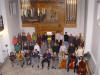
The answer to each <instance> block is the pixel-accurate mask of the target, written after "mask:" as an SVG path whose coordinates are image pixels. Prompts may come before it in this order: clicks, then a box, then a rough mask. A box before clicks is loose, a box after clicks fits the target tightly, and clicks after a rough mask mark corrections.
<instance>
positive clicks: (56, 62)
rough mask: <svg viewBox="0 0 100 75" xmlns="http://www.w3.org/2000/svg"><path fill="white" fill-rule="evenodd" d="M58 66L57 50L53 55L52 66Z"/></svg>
mask: <svg viewBox="0 0 100 75" xmlns="http://www.w3.org/2000/svg"><path fill="white" fill-rule="evenodd" d="M57 66H58V58H57V54H56V52H54V53H53V57H52V68H53V69H56V68H57Z"/></svg>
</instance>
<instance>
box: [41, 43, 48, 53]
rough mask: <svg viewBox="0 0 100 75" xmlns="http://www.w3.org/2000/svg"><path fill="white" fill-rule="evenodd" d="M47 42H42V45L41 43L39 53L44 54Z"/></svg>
mask: <svg viewBox="0 0 100 75" xmlns="http://www.w3.org/2000/svg"><path fill="white" fill-rule="evenodd" d="M47 48H48V47H47V44H46V43H45V42H42V45H41V53H42V54H44V53H45V52H46V50H47Z"/></svg>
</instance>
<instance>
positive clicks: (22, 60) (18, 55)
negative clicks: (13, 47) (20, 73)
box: [16, 51, 24, 68]
mask: <svg viewBox="0 0 100 75" xmlns="http://www.w3.org/2000/svg"><path fill="white" fill-rule="evenodd" d="M16 56H17V60H18V62H19V64H20V65H21V67H22V68H23V65H24V55H23V53H22V52H21V51H19V53H17V55H16Z"/></svg>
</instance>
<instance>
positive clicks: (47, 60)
mask: <svg viewBox="0 0 100 75" xmlns="http://www.w3.org/2000/svg"><path fill="white" fill-rule="evenodd" d="M44 62H47V63H48V67H50V60H49V59H43V60H42V68H43V67H44Z"/></svg>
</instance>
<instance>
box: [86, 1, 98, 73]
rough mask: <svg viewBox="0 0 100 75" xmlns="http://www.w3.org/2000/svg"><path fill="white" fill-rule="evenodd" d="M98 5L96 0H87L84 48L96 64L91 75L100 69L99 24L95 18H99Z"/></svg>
mask: <svg viewBox="0 0 100 75" xmlns="http://www.w3.org/2000/svg"><path fill="white" fill-rule="evenodd" d="M99 5H100V3H98V2H97V0H89V2H88V17H87V27H86V28H87V29H86V42H85V50H86V51H89V52H90V53H91V55H92V58H93V60H94V62H95V65H96V67H94V68H95V72H94V74H93V75H99V71H100V58H99V57H100V26H99V25H98V20H97V18H99V19H100V6H99ZM98 6H99V7H98Z"/></svg>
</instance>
